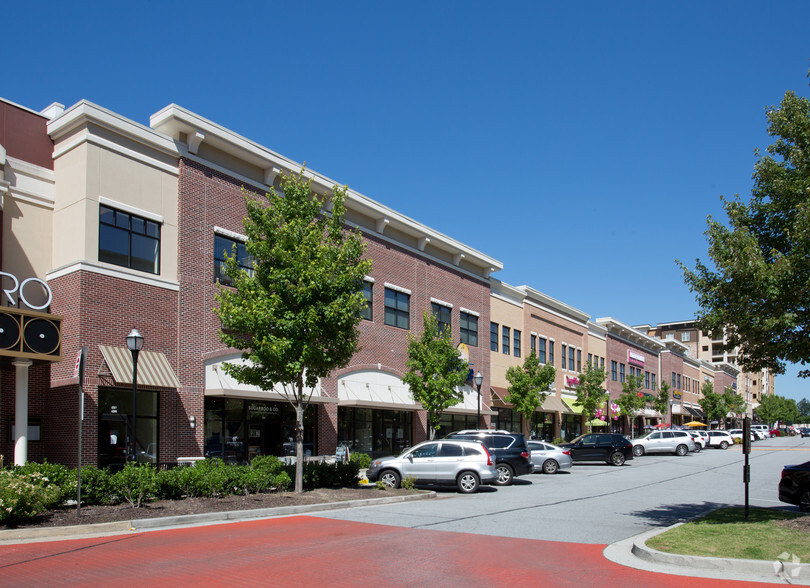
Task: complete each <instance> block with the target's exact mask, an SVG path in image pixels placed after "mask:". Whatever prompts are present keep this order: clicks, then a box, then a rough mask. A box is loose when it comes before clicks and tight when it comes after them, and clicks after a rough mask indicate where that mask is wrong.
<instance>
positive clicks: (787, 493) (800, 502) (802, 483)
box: [779, 461, 810, 512]
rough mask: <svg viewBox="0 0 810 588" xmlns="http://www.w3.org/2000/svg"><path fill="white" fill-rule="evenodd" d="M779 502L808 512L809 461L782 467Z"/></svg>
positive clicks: (809, 504)
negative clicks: (793, 505)
mask: <svg viewBox="0 0 810 588" xmlns="http://www.w3.org/2000/svg"><path fill="white" fill-rule="evenodd" d="M779 500H781V501H782V502H787V503H788V504H795V505H796V506H798V507H799V510H800V511H802V512H810V461H807V462H805V463H801V464H798V465H786V466H785V467H784V469H783V470H782V479H781V480H779Z"/></svg>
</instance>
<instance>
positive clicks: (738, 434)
mask: <svg viewBox="0 0 810 588" xmlns="http://www.w3.org/2000/svg"><path fill="white" fill-rule="evenodd" d="M728 434H729V435H731V438H732V439H739V440H740V442H742V438H743V430H742V429H729V430H728ZM756 440H757V436H756V434H754V432H753V431H751V441H756Z"/></svg>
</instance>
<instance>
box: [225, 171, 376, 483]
mask: <svg viewBox="0 0 810 588" xmlns="http://www.w3.org/2000/svg"><path fill="white" fill-rule="evenodd" d="M345 198H346V188H345V187H344V188H339V187H338V186H335V187H334V188H333V192H332V198H331V214H325V213H323V209H324V204H325V200H326V197H322V196H319V195H317V194H315V193H314V192H313V191H312V188H311V185H310V182H309V181H308V180H306V179H305V178H304V177H303V170H301V173H299V174H289V175H286V174H285V175H284V176H283V177H282V179H281V191H279V192H277V191H276V190H275V189H272V188H271V190H270V192H269V193H268V194H265V195H264V196H259V195H256V194H250V193H246V195H245V205H246V208H247V214H246V216H245V219H244V226H245V233H246V235H247V242H246V244H245V246H246V249H247V252H248V254H249V255H250V256H251V257H252V260H253V267H252V271H246V270H240V268H239V265H238V263H237V259H236V255H235V252H234V255H232V256H229V257H228V260H227V264H226V272H227V274H228V276H229V277H230V278H231V279H232V280H233V287H232V288H230V287H222V288H221V289H220V291H219V293H218V294H217V301H218V302H219V306H218V307H217V308H216V309H215V312H216V314H217V316H218V317H219V319H220V321H221V323H222V328H221V330H220V338H221V339H222V341H223V342H224V343H225V344H226V345H228V346H230V347H233V348H235V349H239V350H241V351H242V358H243V359H244V360H246V361H245V362H244V363H242V364H235V363H234V364H229V363H226V364H225V365H224V368H225V371H226V372H227V373H228V374H230V375H231V376H233V377H234V378H235V379H236V380H238V381H239V382H244V383H247V384H252V385H256V386H258V387H259V388H261V389H263V390H272V389H273V387H274V386H275V385H276V384H280V385H281V386H282V387H283V393H284V395H285V396H286V397H287V399H288V400H289V402H290V403H291V404H292V405H293V407H294V408H295V418H296V427H295V441H296V473H295V491H296V492H303V464H304V449H303V440H304V410H305V409H306V406H307V404H308V403H309V399H310V398H311V396H312V392H311V390H312V389H314V387H315V386H316V385H317V383H318V381H319V379H320V378H324V377H326V376H328V375H329V374H330V373H331V372H332V371H333V370H335V369H337V368H340V367H343V366H345V365H347V364H348V362H349V361H350V359H351V357H352V355H353V354H354V352H355V350H356V349H357V344H358V340H359V329H358V323H359V321H360V320H361V318H360V311H361V310H362V308H363V307H364V305H365V304H366V302H365V299H364V297H363V293H362V288H363V278H364V277H365V276H366V275H367V274H368V273H369V272H370V271H371V260H368V259H363V256H364V252H365V243H364V241H363V239H362V237H361V235H360V232H359V231H357V230H354V231H349V230H346V229H345V227H344V214H345V208H344V200H345Z"/></svg>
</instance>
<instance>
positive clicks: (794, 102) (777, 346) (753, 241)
mask: <svg viewBox="0 0 810 588" xmlns="http://www.w3.org/2000/svg"><path fill="white" fill-rule="evenodd" d="M809 75H810V74H809ZM766 116H767V121H768V134H769V135H770V136H771V137H775V138H776V140H775V141H774V143H773V144H772V145H770V146H768V147H767V148H766V153H765V154H760V153H759V152H757V156H758V161H757V163H756V165H755V167H754V173H753V180H754V185H753V188H752V192H751V199H750V202H748V203H745V202H743V201H742V200H741V199H740V197H739V195H737V196H735V197H734V198H733V199H730V200H727V199H725V198H723V208H724V210H725V212H726V214H727V215H728V223H727V224H723V223H721V222H719V221H716V220H714V219H713V218H712V217H711V216H709V218H708V221H707V222H708V228H707V230H706V235H707V238H708V242H709V249H708V254H709V257H710V258H711V260H712V262H713V264H714V266H715V268H716V271H715V270H712V269H710V268H709V267H708V266H707V265H705V264H704V263H702V262H701V261H700V260H697V261H696V266H695V269H694V271H693V270H690V269H688V268H687V267H686V266H684V265H683V264H682V263H681V262H678V263H679V264H680V266H681V268H682V270H683V273H684V279H685V282H686V284H687V285H688V286H689V288H690V290H692V292H694V293H695V295H696V298H697V302H698V305H699V306H700V310H699V311H698V313H697V319H698V326H699V327H700V328H701V329H703V330H706V331H709V332H713V333H724V334H725V336H726V347H728V348H733V347H737V348H738V354H737V361H738V363H739V365H740V366H742V367H743V369H745V370H746V371H758V370H761V369H763V368H770V369H772V370H773V371H774V372H776V373H784V368H785V363H786V362H790V363H801V364H804V363H805V362H806V361H807V360H808V359H810V337H808V336H807V333H808V332H809V331H810V100H808V99H807V98H804V97H800V96H797V95H796V94H795V93H793V92H790V91H788V92H786V93H785V96H784V98H783V99H782V102H781V104H780V105H779V107H771V108H769V109H768V110H767V115H766ZM799 375H800V376H802V377H808V376H810V370H801V371H800V372H799Z"/></svg>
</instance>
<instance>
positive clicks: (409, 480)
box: [401, 476, 416, 490]
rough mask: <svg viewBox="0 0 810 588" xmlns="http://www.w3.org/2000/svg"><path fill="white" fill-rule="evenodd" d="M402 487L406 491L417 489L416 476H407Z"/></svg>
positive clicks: (403, 479)
mask: <svg viewBox="0 0 810 588" xmlns="http://www.w3.org/2000/svg"><path fill="white" fill-rule="evenodd" d="M401 486H402V487H403V488H404V489H405V490H413V489H414V488H415V487H416V478H415V477H414V476H405V477H404V478H402V483H401Z"/></svg>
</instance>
